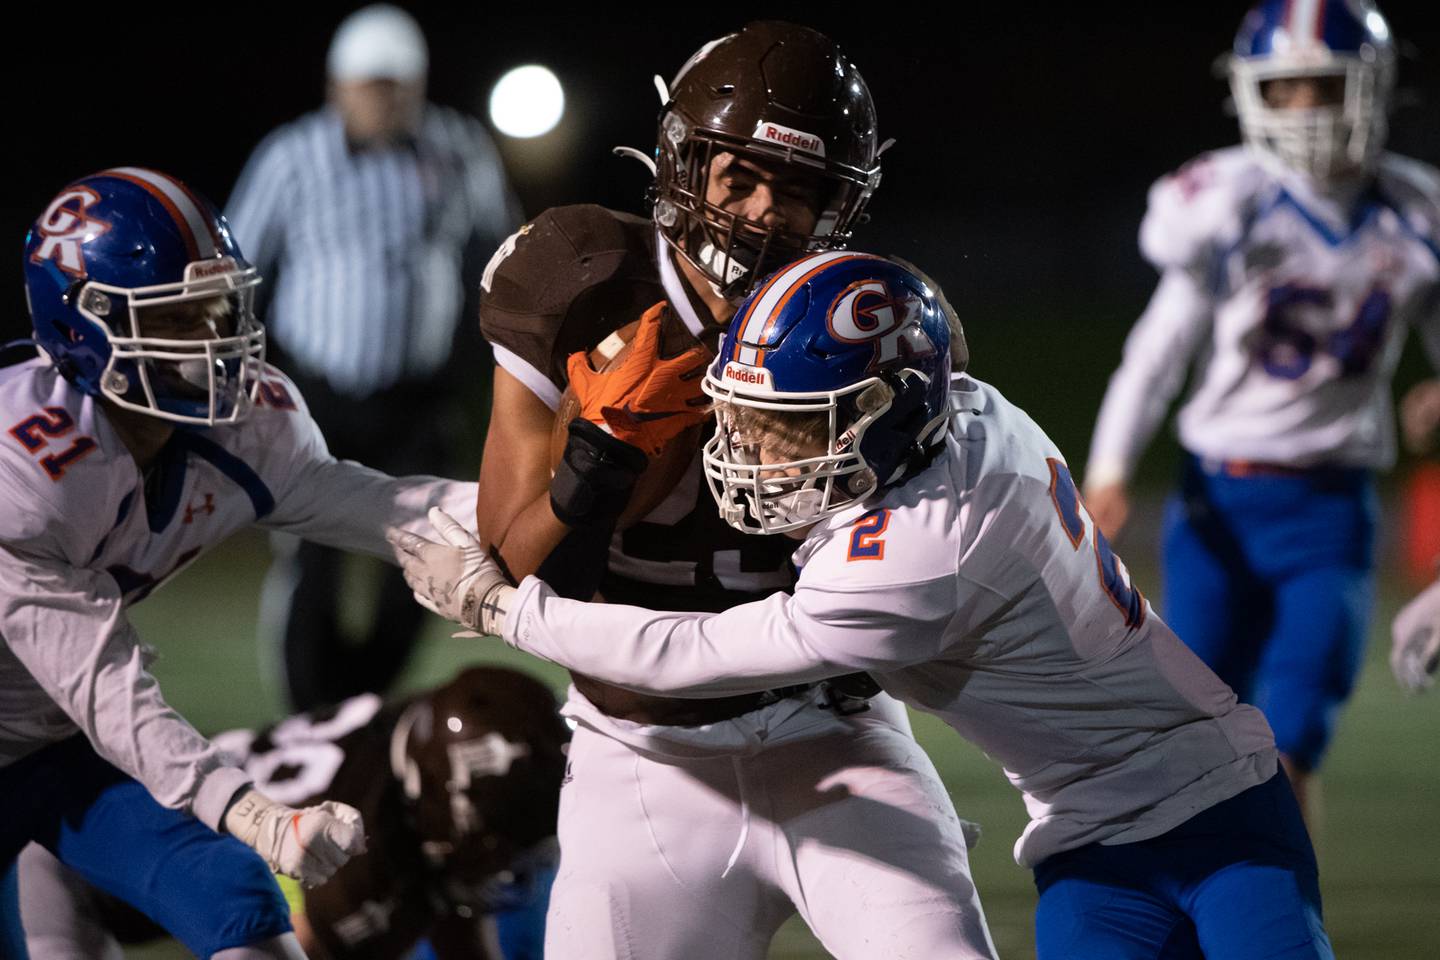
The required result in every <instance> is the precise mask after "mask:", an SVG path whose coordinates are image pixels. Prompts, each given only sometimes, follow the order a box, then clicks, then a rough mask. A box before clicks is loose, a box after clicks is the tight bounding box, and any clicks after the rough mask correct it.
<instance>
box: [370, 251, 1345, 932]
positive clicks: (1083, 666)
mask: <svg viewBox="0 0 1440 960" xmlns="http://www.w3.org/2000/svg"><path fill="white" fill-rule="evenodd" d="M947 319H948V318H947V317H946V310H945V308H944V305H943V299H942V298H941V297H939V296H938V292H937V291H936V290H934V289H933V288H932V287H930V286H929V285H928V284H927V283H926V282H925V281H924V280H923V279H922V278H921V277H919V276H918V275H917V274H915V273H914V272H912V271H911V270H910V269H907V268H906V267H903V266H901V265H899V264H897V263H895V262H893V261H890V260H886V259H883V258H880V257H872V256H866V255H863V254H847V253H843V252H832V253H823V254H816V255H812V256H810V257H807V258H805V259H803V260H800V261H798V262H796V263H795V264H793V265H791V266H789V267H786V268H784V269H782V270H781V271H780V272H779V273H777V274H776V275H775V276H774V277H773V278H771V279H770V280H768V281H767V282H766V283H765V284H764V285H763V286H761V287H760V289H759V290H758V291H757V292H756V293H755V294H753V295H752V296H751V297H750V299H748V300H747V301H746V302H745V303H744V304H742V305H741V307H740V311H739V314H738V315H737V317H736V320H735V321H734V322H733V323H732V324H731V326H730V329H729V331H728V332H727V334H726V336H725V341H724V344H723V345H722V347H721V351H720V355H719V356H718V357H717V358H716V360H715V362H714V364H713V365H712V366H711V367H710V370H709V373H708V374H707V376H706V379H705V390H706V392H707V393H708V394H709V395H710V397H711V398H712V399H714V401H715V403H716V408H717V422H716V428H715V432H714V436H713V437H712V439H711V440H710V442H709V443H708V444H707V446H706V448H705V472H706V475H707V478H708V480H709V484H710V487H711V490H712V492H713V493H714V495H715V500H716V502H717V503H718V505H719V512H720V514H721V515H722V516H723V517H724V518H725V520H726V521H727V522H728V523H730V524H731V525H732V526H734V527H736V528H738V529H740V530H743V531H745V532H747V533H771V532H783V531H789V532H791V533H792V534H794V535H797V536H803V538H804V540H803V543H801V544H800V546H799V548H798V550H797V551H796V553H795V558H796V565H797V566H798V567H800V576H799V579H798V581H797V582H796V584H795V587H794V590H793V591H792V592H789V593H775V594H773V595H772V596H770V597H769V598H767V599H763V600H758V601H754V602H752V603H748V604H744V605H741V606H737V607H732V608H730V609H729V610H726V611H724V612H722V613H718V614H703V613H662V612H655V611H651V610H645V609H641V608H639V607H630V606H618V605H608V604H582V603H578V602H576V601H573V600H567V599H563V598H561V597H558V596H557V595H556V594H555V593H554V592H553V591H552V590H551V589H550V588H549V587H548V586H547V585H546V584H545V583H544V582H543V581H542V580H540V579H538V578H536V577H527V578H526V579H525V580H523V581H522V582H521V583H520V585H519V587H518V589H517V588H516V587H512V586H510V584H509V583H508V581H507V580H506V579H505V577H504V575H503V574H502V573H501V572H500V571H499V569H498V568H497V567H496V565H495V564H494V563H493V562H492V561H490V560H489V558H488V557H486V556H485V552H484V550H483V549H481V548H479V547H478V545H477V544H473V543H470V542H468V541H467V539H466V538H467V537H468V535H466V534H463V531H461V530H460V528H459V527H458V526H452V525H451V524H450V522H449V521H448V520H447V519H446V518H445V517H444V516H443V514H442V513H441V512H439V511H434V512H432V515H431V516H432V522H434V523H435V524H436V526H437V528H439V529H441V530H442V532H443V531H448V533H447V534H446V536H445V543H443V544H442V543H431V542H428V541H424V540H420V539H418V538H417V537H416V536H415V535H414V534H399V535H396V536H394V537H392V541H393V542H395V543H397V545H398V546H399V547H400V548H401V550H402V566H403V567H404V568H405V572H406V576H407V580H408V581H409V582H410V583H411V584H412V586H414V587H415V588H416V591H417V597H418V598H420V599H421V601H422V602H423V603H426V604H428V605H431V606H433V607H435V608H437V609H439V610H441V611H442V612H443V613H445V614H447V615H449V616H451V617H452V618H459V619H460V620H461V621H462V622H465V623H466V624H467V625H468V626H470V627H471V628H472V629H476V630H479V631H481V632H484V633H492V632H493V633H497V634H499V635H500V636H501V637H502V638H503V639H504V640H505V641H506V642H507V643H510V644H511V645H513V646H515V647H517V648H519V649H521V650H525V651H528V652H530V653H534V654H537V655H539V656H542V657H545V658H547V659H549V660H553V661H555V662H557V663H562V664H564V665H566V666H568V667H570V668H571V669H573V670H578V671H580V672H583V673H585V674H587V675H589V676H594V677H598V678H601V679H603V680H606V681H608V682H611V683H615V684H618V685H620V686H622V687H626V688H629V689H636V690H642V691H648V692H653V693H669V694H678V695H685V696H692V697H720V696H732V695H735V694H738V693H743V692H745V691H748V690H757V689H763V688H766V687H770V686H774V685H775V684H781V683H796V682H802V681H815V680H821V679H823V678H825V677H830V676H835V675H837V674H844V673H847V672H850V671H854V670H864V671H868V672H869V673H870V675H872V676H873V677H875V678H876V679H877V680H878V681H879V683H880V684H881V686H883V687H884V688H885V690H886V691H887V692H888V693H890V694H892V695H894V696H895V697H897V698H899V699H900V700H902V701H904V702H906V703H908V704H909V705H910V706H912V707H915V708H917V709H920V710H925V711H928V712H931V713H934V714H935V715H937V716H939V717H940V718H942V719H944V720H945V721H946V722H947V723H949V724H950V725H951V726H952V727H954V728H955V729H956V730H957V731H958V732H959V733H961V734H962V735H963V736H965V737H966V738H967V739H969V740H971V741H973V742H974V743H976V744H977V745H978V746H980V747H981V748H982V749H983V750H984V751H985V752H986V753H987V754H988V755H990V756H991V757H994V758H995V759H996V760H998V761H999V762H1000V763H1001V764H1003V765H1004V767H1005V770H1006V773H1007V775H1008V776H1009V778H1010V780H1011V782H1013V783H1014V784H1015V785H1016V786H1017V787H1018V788H1019V789H1020V790H1021V791H1022V793H1024V795H1025V802H1026V806H1027V807H1028V809H1029V812H1030V816H1031V821H1030V824H1029V826H1028V827H1027V828H1026V829H1025V831H1024V833H1023V835H1022V836H1021V837H1020V840H1019V842H1018V843H1017V844H1016V847H1015V856H1016V859H1017V860H1018V861H1019V862H1020V863H1021V864H1022V865H1024V866H1028V867H1032V868H1033V869H1034V871H1035V878H1036V884H1037V886H1038V888H1039V891H1040V899H1039V904H1038V907H1037V912H1036V934H1037V946H1038V952H1039V956H1040V958H1041V960H1052V958H1055V960H1058V958H1062V957H1063V958H1067V960H1074V958H1082V960H1085V958H1091V957H1094V958H1097V960H1098V958H1106V960H1116V958H1121V960H1131V958H1133V960H1156V958H1159V957H1162V956H1163V957H1199V956H1201V955H1202V953H1203V955H1204V956H1207V957H1225V958H1228V960H1243V958H1261V957H1266V958H1281V957H1283V958H1294V960H1299V958H1330V957H1333V953H1332V951H1331V949H1330V944H1329V940H1328V938H1327V937H1326V935H1325V931H1324V928H1323V926H1322V924H1321V918H1320V893H1319V886H1318V878H1317V873H1316V867H1315V860H1314V853H1313V851H1312V850H1311V846H1310V841H1309V838H1308V836H1307V835H1306V833H1305V828H1304V826H1303V824H1302V822H1301V820H1300V813H1299V809H1298V807H1297V806H1296V803H1295V800H1294V797H1293V795H1292V793H1291V791H1290V788H1289V786H1288V785H1287V783H1286V780H1285V777H1284V774H1283V773H1281V772H1280V771H1279V767H1278V761H1277V756H1276V750H1275V743H1274V740H1273V738H1272V737H1271V734H1270V730H1269V728H1268V727H1267V726H1266V723H1265V718H1264V717H1263V716H1262V715H1261V714H1260V712H1259V711H1258V710H1257V709H1255V708H1254V707H1252V706H1249V705H1246V704H1242V703H1239V702H1237V701H1236V699H1235V695H1234V694H1233V693H1232V692H1231V691H1230V689H1229V688H1228V687H1226V686H1225V684H1224V683H1222V682H1221V681H1220V680H1219V678H1217V677H1216V676H1215V675H1214V673H1212V672H1211V671H1210V670H1208V669H1207V668H1206V667H1205V665H1204V664H1202V663H1201V662H1200V661H1199V659H1197V658H1196V657H1195V655H1194V654H1193V653H1191V652H1190V651H1189V650H1188V649H1187V648H1186V647H1185V646H1184V645H1183V644H1182V643H1180V642H1179V640H1177V639H1176V637H1175V635H1174V634H1173V633H1172V632H1171V631H1170V629H1169V628H1168V627H1167V626H1166V625H1165V624H1164V623H1163V622H1162V621H1161V620H1160V619H1159V618H1158V617H1156V616H1155V614H1154V612H1153V611H1152V610H1151V609H1150V606H1149V604H1148V603H1147V602H1146V600H1145V598H1144V597H1143V596H1141V594H1140V592H1139V591H1138V590H1137V589H1136V588H1135V586H1134V585H1133V584H1132V583H1131V582H1130V579H1129V575H1128V573H1127V572H1126V570H1125V567H1124V565H1123V564H1122V563H1121V562H1120V560H1119V559H1118V558H1117V557H1116V556H1115V555H1114V554H1113V553H1112V552H1111V550H1110V547H1109V544H1108V543H1107V542H1106V540H1105V538H1104V536H1103V534H1101V533H1100V532H1099V531H1098V530H1097V529H1096V527H1095V524H1094V522H1093V521H1092V520H1091V519H1090V517H1089V515H1088V514H1087V513H1086V511H1085V509H1084V506H1083V504H1082V503H1081V501H1080V498H1079V495H1078V493H1077V491H1076V489H1075V483H1074V480H1073V479H1072V478H1071V475H1070V471H1069V469H1068V468H1067V467H1066V465H1065V461H1064V459H1063V458H1062V457H1061V456H1060V452H1059V451H1058V450H1057V449H1056V448H1055V446H1054V445H1053V444H1052V443H1051V442H1050V441H1049V439H1048V438H1047V437H1046V436H1045V434H1044V433H1043V432H1041V430H1040V429H1039V428H1038V427H1037V426H1036V425H1035V423H1034V422H1033V421H1031V420H1030V419H1029V418H1028V417H1026V416H1025V414H1024V413H1023V412H1021V411H1020V410H1018V409H1016V408H1015V407H1014V406H1012V405H1011V404H1010V403H1008V402H1007V401H1006V400H1005V398H1004V397H1002V396H1001V395H1000V393H999V392H998V391H996V390H995V389H994V388H993V387H990V386H988V385H986V384H983V383H981V382H979V381H977V380H974V379H972V378H970V377H968V376H964V375H958V374H957V375H955V377H954V379H953V381H952V378H951V365H950V362H949V353H950V351H949V331H950V329H951V326H952V324H951V323H949V322H947ZM462 557H463V559H461V558H462ZM457 561H458V562H457ZM446 570H448V571H450V572H449V573H441V572H440V571H446ZM456 571H458V572H456ZM597 638H600V639H597ZM858 922H859V921H857V923H858ZM887 955H888V954H887Z"/></svg>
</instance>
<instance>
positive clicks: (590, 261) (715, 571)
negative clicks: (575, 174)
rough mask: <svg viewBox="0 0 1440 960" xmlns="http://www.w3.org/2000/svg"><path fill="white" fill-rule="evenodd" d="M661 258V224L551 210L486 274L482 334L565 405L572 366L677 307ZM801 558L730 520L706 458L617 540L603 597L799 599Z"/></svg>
mask: <svg viewBox="0 0 1440 960" xmlns="http://www.w3.org/2000/svg"><path fill="white" fill-rule="evenodd" d="M661 253H662V254H663V253H664V251H663V250H662V251H661ZM656 255H657V251H656V238H655V227H654V225H653V224H652V223H651V222H650V221H649V220H643V219H641V218H639V217H635V216H631V215H629V214H624V213H617V212H615V211H613V210H607V209H605V208H604V207H599V206H595V205H580V206H572V207H556V208H554V209H552V210H547V211H546V212H544V213H542V214H541V215H540V216H539V217H537V218H536V219H535V220H534V221H533V222H532V223H529V224H527V225H526V226H525V227H523V228H522V229H521V230H520V232H519V233H517V234H516V235H515V237H514V238H513V244H512V243H511V242H510V241H507V243H506V247H505V248H502V249H501V251H500V252H499V253H497V254H496V257H495V259H494V260H492V262H491V265H490V268H489V269H488V270H487V271H486V279H487V289H486V290H485V291H484V292H483V293H482V295H481V300H480V328H481V332H482V333H484V335H485V339H486V340H488V341H490V343H491V344H492V345H494V346H497V347H500V348H502V349H503V350H504V351H506V353H508V354H509V355H510V356H502V358H501V361H500V362H501V365H502V366H506V365H507V364H513V363H514V359H515V358H518V359H519V360H520V361H522V362H523V363H524V364H527V365H528V369H525V370H524V371H523V372H524V374H525V375H524V376H520V377H518V378H519V379H520V380H521V381H522V382H526V384H527V386H531V383H530V382H529V381H534V380H535V379H536V376H535V375H536V374H540V375H542V376H543V377H544V378H545V379H546V380H547V381H548V382H549V384H551V386H553V387H554V389H555V391H556V395H559V394H560V393H562V392H563V391H564V389H565V386H566V378H565V359H566V357H568V356H569V355H570V354H571V353H574V352H575V351H576V350H589V349H593V348H594V347H595V346H596V345H597V344H599V343H600V341H601V340H604V339H605V338H606V337H607V336H609V335H610V334H611V333H612V332H614V331H615V330H618V329H619V328H620V327H623V326H624V325H625V324H627V323H630V322H631V321H632V320H638V319H639V318H640V315H641V314H642V313H644V312H645V310H646V309H647V308H649V307H651V306H653V305H654V304H655V303H657V302H658V301H660V300H664V299H665V298H666V297H665V290H664V288H663V287H662V286H661V283H660V274H659V268H658V266H657V265H656V260H655V258H656ZM507 369H508V367H507ZM510 372H511V373H515V372H516V371H515V370H513V369H512V370H510ZM527 378H528V380H527ZM531 389H532V390H535V386H531ZM541 389H542V390H543V387H541ZM541 399H545V398H544V397H543V396H542V397H541ZM796 546H797V541H795V540H794V539H792V538H790V537H784V536H770V537H761V536H753V535H749V534H744V533H741V532H740V531H738V530H735V529H734V528H732V527H730V526H728V525H727V524H726V523H725V522H724V521H723V520H721V519H720V515H719V512H718V511H717V510H716V509H715V501H714V498H713V497H712V496H711V494H710V491H709V489H708V488H707V487H706V485H705V483H704V478H703V476H702V474H701V471H700V461H699V450H698V449H697V451H696V458H695V461H694V463H692V465H691V467H690V469H689V471H687V473H686V475H685V477H684V478H683V479H682V481H681V483H680V484H679V486H678V488H677V490H676V491H675V492H674V493H673V494H672V495H671V496H670V497H668V498H666V500H665V501H664V502H663V503H661V504H660V505H659V506H658V507H657V508H656V509H655V510H654V511H653V512H652V513H651V514H650V515H649V516H648V517H646V518H645V519H643V520H641V521H640V522H639V523H636V524H634V525H633V526H631V527H629V528H628V529H626V530H624V531H622V532H620V533H618V534H616V538H615V542H614V544H613V545H612V546H611V550H610V569H609V572H608V573H607V574H606V577H605V579H604V581H603V584H602V586H601V590H600V592H601V594H602V595H604V596H605V598H606V599H608V600H613V601H616V602H619V603H641V602H643V603H645V604H646V605H648V606H651V607H658V608H660V609H668V610H711V611H719V610H724V609H726V608H728V607H733V606H735V605H736V604H739V603H746V602H748V601H751V600H756V599H761V598H763V597H766V596H768V595H770V594H771V593H773V592H774V591H775V590H783V589H787V588H789V587H790V586H791V585H792V584H793V583H794V571H793V569H792V568H791V566H790V555H791V554H792V553H793V552H794V551H795V547H796ZM656 586H663V587H664V588H665V589H664V590H661V591H657V590H655V587H656Z"/></svg>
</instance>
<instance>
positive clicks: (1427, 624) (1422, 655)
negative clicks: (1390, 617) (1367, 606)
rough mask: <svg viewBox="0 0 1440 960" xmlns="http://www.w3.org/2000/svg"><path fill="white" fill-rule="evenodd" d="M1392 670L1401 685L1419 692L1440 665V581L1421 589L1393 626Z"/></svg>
mask: <svg viewBox="0 0 1440 960" xmlns="http://www.w3.org/2000/svg"><path fill="white" fill-rule="evenodd" d="M1390 635H1391V638H1392V643H1391V646H1390V669H1391V670H1392V671H1393V672H1394V674H1395V679H1396V680H1397V681H1399V683H1400V686H1402V687H1404V688H1405V689H1406V690H1408V691H1410V692H1411V693H1419V692H1420V691H1422V690H1424V689H1426V688H1427V687H1429V686H1430V685H1431V684H1433V683H1434V682H1435V677H1434V674H1435V668H1436V667H1437V666H1440V580H1437V581H1436V582H1435V583H1432V584H1430V586H1428V587H1426V588H1425V589H1424V590H1422V591H1420V593H1419V594H1417V595H1416V596H1415V598H1414V599H1413V600H1411V601H1410V602H1409V603H1407V604H1405V606H1404V607H1403V608H1402V609H1401V611H1400V612H1399V613H1398V614H1396V615H1395V622H1394V623H1392V624H1391V625H1390Z"/></svg>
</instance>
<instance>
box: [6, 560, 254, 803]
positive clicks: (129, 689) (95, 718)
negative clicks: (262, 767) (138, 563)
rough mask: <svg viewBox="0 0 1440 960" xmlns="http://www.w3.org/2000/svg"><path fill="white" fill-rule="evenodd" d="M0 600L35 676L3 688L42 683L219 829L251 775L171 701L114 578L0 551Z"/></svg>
mask: <svg viewBox="0 0 1440 960" xmlns="http://www.w3.org/2000/svg"><path fill="white" fill-rule="evenodd" d="M0 597H3V598H4V599H3V601H0V635H3V636H4V642H5V645H6V647H7V648H8V649H9V651H10V653H11V654H13V655H14V658H15V660H18V661H19V663H20V664H21V665H23V667H24V669H25V670H26V671H27V672H28V674H29V677H28V678H24V679H21V678H18V677H17V678H7V679H6V680H5V681H4V685H6V686H11V685H13V686H14V688H15V690H16V693H15V696H18V697H23V696H25V689H26V688H27V687H29V686H30V681H33V682H34V683H35V684H38V685H39V686H40V689H41V690H43V692H44V695H45V696H47V697H48V698H49V700H50V701H51V702H53V704H54V705H55V706H58V707H59V708H60V710H61V711H63V712H64V714H65V715H66V716H67V717H69V719H70V721H71V722H72V723H74V724H75V726H76V727H78V728H79V729H80V731H81V732H82V733H84V734H85V736H86V737H87V738H88V739H89V740H90V742H91V743H92V744H93V745H94V747H95V750H96V752H97V753H99V754H100V755H101V756H102V757H104V758H105V759H106V760H108V761H109V762H110V763H112V764H114V765H115V766H116V767H118V768H119V769H121V770H122V771H124V772H125V773H127V774H129V775H130V776H132V777H134V778H135V779H136V780H138V781H140V783H141V784H143V785H144V786H145V788H146V789H148V790H149V791H150V793H151V794H152V795H153V796H154V797H155V799H156V800H158V801H159V802H160V803H162V804H164V805H166V806H168V807H174V808H176V809H181V810H186V811H189V812H191V813H194V814H195V815H196V816H197V817H199V818H200V819H201V820H204V821H205V822H206V823H207V824H209V825H210V826H211V827H216V826H217V825H218V824H219V822H220V818H221V816H222V815H223V814H224V809H225V805H226V804H227V803H228V802H229V801H230V798H231V797H233V796H234V794H235V792H236V791H237V790H239V789H240V788H241V787H243V786H244V785H245V784H246V783H248V782H249V778H248V777H246V776H245V775H244V773H243V772H241V771H239V770H237V769H235V768H233V767H228V766H224V765H223V764H222V762H221V757H220V753H219V751H218V750H216V749H215V747H214V745H212V744H211V743H210V741H209V740H207V739H205V738H204V737H203V736H201V735H200V734H199V733H198V732H197V731H196V730H195V728H194V727H192V726H190V724H189V723H187V722H186V721H185V719H184V718H183V717H181V716H180V715H179V714H178V713H176V712H175V710H174V709H173V708H171V706H170V705H169V704H168V703H166V702H165V699H164V697H163V695H162V694H161V692H160V687H159V684H158V683H157V682H156V680H155V678H154V676H153V675H151V674H150V673H149V672H148V670H147V669H146V656H145V653H144V648H143V647H142V646H141V644H140V642H139V638H138V637H136V635H135V632H134V629H133V628H132V627H131V626H130V624H129V623H128V621H127V620H126V619H125V615H124V608H123V606H122V604H121V600H120V596H119V592H118V589H117V588H116V586H115V583H114V581H113V580H112V579H111V578H110V577H109V576H107V575H106V574H103V573H99V572H96V571H91V570H81V569H75V568H69V567H66V566H64V565H63V564H59V563H54V562H49V561H41V560H39V559H35V558H31V557H27V556H25V555H21V554H18V553H14V552H12V551H10V550H0ZM12 663H13V661H12ZM5 669H6V670H7V671H8V670H11V669H16V668H14V667H7V668H5ZM35 695H36V697H37V698H38V697H39V696H40V693H39V691H37V692H36V694H35ZM49 736H53V732H51V733H50V734H49Z"/></svg>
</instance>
